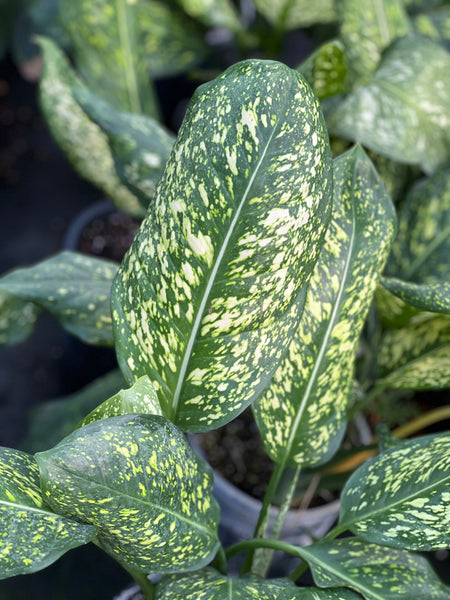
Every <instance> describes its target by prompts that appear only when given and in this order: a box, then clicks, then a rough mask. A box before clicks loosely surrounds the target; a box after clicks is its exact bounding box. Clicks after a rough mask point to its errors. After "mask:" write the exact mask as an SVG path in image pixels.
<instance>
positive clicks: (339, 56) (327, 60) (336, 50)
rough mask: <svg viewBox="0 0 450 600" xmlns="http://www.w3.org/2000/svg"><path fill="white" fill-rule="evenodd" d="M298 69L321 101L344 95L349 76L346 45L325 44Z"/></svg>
mask: <svg viewBox="0 0 450 600" xmlns="http://www.w3.org/2000/svg"><path fill="white" fill-rule="evenodd" d="M297 69H298V70H299V71H300V73H301V74H302V75H303V76H304V77H305V79H306V80H307V81H308V83H309V84H310V86H311V87H312V89H313V90H314V93H315V94H316V96H317V97H318V98H319V100H324V99H325V98H328V97H330V96H335V95H336V94H340V93H342V92H343V91H344V86H345V79H346V76H347V61H346V56H345V52H344V45H343V44H342V42H341V41H339V40H332V41H331V42H327V43H326V44H323V45H322V46H320V47H319V48H318V49H317V50H315V51H314V52H313V53H312V54H311V55H310V56H309V57H308V58H307V59H306V60H305V61H303V62H302V63H301V64H300V65H299V66H298V67H297Z"/></svg>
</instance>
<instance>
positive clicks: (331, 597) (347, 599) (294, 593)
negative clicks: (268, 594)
mask: <svg viewBox="0 0 450 600" xmlns="http://www.w3.org/2000/svg"><path fill="white" fill-rule="evenodd" d="M276 600H361V596H360V595H359V594H357V593H356V592H352V591H351V590H347V589H344V588H334V589H332V588H328V589H325V590H323V589H319V588H316V587H309V588H297V587H294V588H290V587H289V588H286V589H284V590H283V591H282V592H281V594H280V595H279V596H277V598H276Z"/></svg>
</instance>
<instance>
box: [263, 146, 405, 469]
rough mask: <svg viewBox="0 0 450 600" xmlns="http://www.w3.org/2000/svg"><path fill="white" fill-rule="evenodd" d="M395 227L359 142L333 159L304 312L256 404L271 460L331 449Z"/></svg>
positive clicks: (316, 458) (319, 455) (305, 458)
mask: <svg viewBox="0 0 450 600" xmlns="http://www.w3.org/2000/svg"><path fill="white" fill-rule="evenodd" d="M394 230H395V214H394V208H393V206H392V203H391V201H390V199H389V197H388V196H387V194H386V192H385V190H384V188H383V186H382V184H381V182H380V180H379V178H378V176H377V173H376V171H375V169H374V168H373V166H372V164H371V163H370V161H369V159H368V158H367V156H366V155H365V154H364V152H363V151H362V150H361V149H360V148H359V147H356V148H355V149H353V150H351V151H349V152H348V153H346V154H344V155H342V156H341V157H339V158H338V159H336V160H335V161H334V207H333V214H332V220H331V224H330V227H329V228H328V231H327V234H326V237H325V244H324V246H323V248H322V250H321V253H320V256H319V260H318V261H317V263H316V267H315V271H314V273H313V276H312V277H311V279H310V283H309V288H308V291H307V297H306V305H305V310H304V313H303V316H302V319H301V321H300V324H299V326H298V328H297V331H296V333H295V336H294V338H293V340H292V342H291V345H290V347H289V349H288V352H287V355H286V357H285V359H284V361H283V363H282V364H281V366H280V367H279V369H278V371H277V372H276V374H275V377H274V379H273V382H272V384H271V386H270V388H269V389H268V390H267V391H266V392H265V394H264V395H263V396H262V397H261V399H260V400H258V402H257V403H256V404H255V405H254V406H253V408H254V412H255V416H256V420H257V423H258V426H259V429H260V432H261V435H262V438H263V441H264V444H265V447H266V450H267V452H268V453H269V455H270V456H271V458H272V459H273V460H274V461H275V462H277V463H281V462H284V463H286V462H287V463H298V464H301V465H314V464H317V463H319V462H321V461H322V460H325V459H326V458H330V456H331V455H332V454H333V453H334V452H335V451H336V449H337V445H338V444H339V442H340V439H341V436H342V433H343V427H344V426H345V411H346V407H347V404H348V402H349V399H350V392H351V386H352V381H353V362H354V354H355V348H356V345H357V342H358V337H359V334H360V331H361V328H362V325H363V322H364V320H365V317H366V314H367V311H368V308H369V305H370V302H371V300H372V295H373V292H374V288H375V285H376V282H377V279H378V278H379V273H380V270H381V268H382V267H383V265H384V262H385V260H386V257H387V253H388V251H389V248H390V243H391V240H392V238H393V234H394Z"/></svg>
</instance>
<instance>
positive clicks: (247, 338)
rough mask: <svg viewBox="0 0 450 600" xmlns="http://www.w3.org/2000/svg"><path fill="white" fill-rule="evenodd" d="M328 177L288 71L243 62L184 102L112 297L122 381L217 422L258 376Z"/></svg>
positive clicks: (257, 383) (327, 193)
mask: <svg viewBox="0 0 450 600" xmlns="http://www.w3.org/2000/svg"><path fill="white" fill-rule="evenodd" d="M330 171H331V159H330V156H329V146H328V140H327V136H326V131H325V127H324V123H323V120H322V116H321V113H320V110H319V107H318V103H317V100H316V99H315V97H314V96H313V94H312V92H311V90H310V88H309V87H308V86H307V84H306V83H305V82H304V81H303V79H302V78H301V76H300V75H299V74H298V73H297V72H296V71H293V70H291V69H289V68H288V67H286V66H284V65H282V64H280V63H276V62H271V61H268V62H265V61H245V62H243V63H239V64H237V65H235V66H233V67H231V68H230V69H228V70H227V71H225V73H224V74H223V75H221V76H220V77H218V78H217V79H216V80H214V81H212V82H211V83H209V84H206V85H205V86H202V87H201V88H200V89H199V90H198V92H197V93H196V94H195V95H194V98H193V101H192V103H191V105H190V108H189V110H188V114H187V117H186V119H185V121H184V124H183V126H182V129H181V131H180V134H179V137H178V139H177V142H176V144H175V147H174V150H173V152H172V155H171V157H170V158H169V161H168V164H167V167H166V170H165V172H164V175H163V179H162V180H161V182H160V185H159V188H158V191H157V196H156V199H155V202H154V203H153V204H152V206H151V208H150V210H149V213H148V216H147V218H146V219H145V221H144V222H143V225H142V227H141V229H140V231H139V233H138V235H137V237H136V238H135V240H134V242H133V245H132V247H131V249H130V251H129V252H128V254H127V255H126V257H125V259H124V261H123V262H122V265H121V268H120V271H119V274H118V276H117V278H116V280H115V283H114V286H113V293H112V303H113V321H114V327H115V335H116V347H117V350H118V358H119V363H120V365H121V368H122V371H123V373H124V375H125V377H126V379H127V380H128V381H129V382H130V383H132V382H133V381H134V380H135V379H136V378H138V377H140V376H141V375H144V374H147V375H148V376H149V377H150V379H151V381H152V383H153V384H154V385H155V387H156V389H157V392H158V397H159V400H160V402H161V406H162V410H163V413H164V414H165V416H167V417H169V418H170V419H171V420H173V421H174V422H175V423H176V424H177V425H179V426H180V427H181V428H182V429H185V430H188V431H201V430H205V429H208V428H211V426H212V427H214V426H216V427H218V426H219V425H221V424H223V423H225V422H227V421H230V420H231V419H232V418H233V417H234V416H235V415H236V414H238V413H239V412H241V411H242V410H243V409H244V408H245V407H246V406H248V405H249V404H250V403H251V402H252V401H253V400H254V399H255V398H256V397H257V396H258V395H259V394H260V393H261V391H262V389H264V387H265V386H266V385H267V384H268V382H269V381H270V378H271V376H272V375H273V372H274V371H275V369H276V367H277V364H278V362H279V360H281V358H282V353H283V351H284V348H285V346H286V344H287V343H288V341H289V339H290V337H291V336H292V335H293V333H294V330H295V324H296V323H297V321H298V317H299V315H298V313H299V311H301V308H302V305H301V303H298V302H297V303H295V300H296V298H297V295H298V293H299V290H300V289H301V288H304V286H305V284H306V282H307V280H308V278H309V276H310V274H311V272H312V269H313V266H314V263H315V261H316V259H317V255H318V252H319V249H320V245H321V243H322V240H323V236H324V233H325V230H326V227H327V225H328V220H329V212H330V208H331V207H330V204H331V185H332V181H331V174H330ZM293 304H294V305H295V306H294V309H293V310H291V307H292V305H293Z"/></svg>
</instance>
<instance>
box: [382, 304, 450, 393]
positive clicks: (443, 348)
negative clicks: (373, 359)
mask: <svg viewBox="0 0 450 600" xmlns="http://www.w3.org/2000/svg"><path fill="white" fill-rule="evenodd" d="M377 358H378V371H379V375H380V378H381V379H380V383H381V382H382V383H383V384H385V385H386V386H387V387H390V388H393V389H399V390H430V389H431V390H432V389H446V388H447V387H448V386H450V315H438V316H436V315H433V313H419V314H418V315H416V316H415V317H412V318H411V319H410V321H409V323H408V325H407V326H406V327H404V328H401V329H394V330H392V331H387V332H386V333H385V334H384V336H383V338H382V339H381V342H380V345H379V347H378V349H377Z"/></svg>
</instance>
